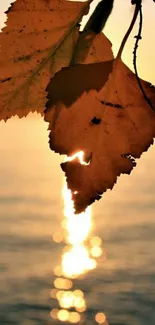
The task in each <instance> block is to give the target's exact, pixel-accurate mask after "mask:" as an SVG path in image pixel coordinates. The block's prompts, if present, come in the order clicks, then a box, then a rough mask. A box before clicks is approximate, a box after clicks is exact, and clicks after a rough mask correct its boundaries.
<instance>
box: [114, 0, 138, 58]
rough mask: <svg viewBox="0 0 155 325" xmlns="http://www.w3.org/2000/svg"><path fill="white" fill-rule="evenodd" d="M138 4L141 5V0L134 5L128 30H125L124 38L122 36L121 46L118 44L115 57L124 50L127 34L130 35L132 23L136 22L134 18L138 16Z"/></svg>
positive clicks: (120, 54) (118, 56) (119, 56)
mask: <svg viewBox="0 0 155 325" xmlns="http://www.w3.org/2000/svg"><path fill="white" fill-rule="evenodd" d="M140 6H141V0H138V1H137V2H136V7H135V11H134V15H133V18H132V21H131V24H130V26H129V28H128V30H127V32H126V34H125V36H124V38H123V40H122V43H121V46H120V48H119V51H118V53H117V56H116V58H117V59H119V58H121V56H122V52H123V50H124V47H125V44H126V42H127V39H128V37H129V35H130V33H131V31H132V29H133V27H134V24H135V22H136V19H137V17H138V13H139V10H140Z"/></svg>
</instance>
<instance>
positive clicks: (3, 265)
mask: <svg viewBox="0 0 155 325" xmlns="http://www.w3.org/2000/svg"><path fill="white" fill-rule="evenodd" d="M46 129H47V124H46V123H44V122H43V121H42V119H41V118H40V117H38V116H37V115H34V116H33V115H30V116H29V117H28V118H27V119H22V120H19V119H16V118H14V119H12V120H11V121H8V122H7V123H6V124H5V123H3V122H1V123H0V135H1V137H0V153H1V159H0V179H1V181H0V224H1V226H0V301H1V304H0V324H1V325H4V324H9V325H45V324H46V325H47V324H53V325H56V324H62V323H64V322H65V321H66V323H67V324H71V323H74V324H75V323H76V324H83V325H86V324H87V325H95V324H99V323H102V324H107V323H108V324H109V325H153V324H155V169H154V159H155V146H152V147H151V148H150V149H149V151H148V152H147V153H145V154H143V156H142V158H141V159H140V160H139V161H138V163H137V167H136V168H135V169H134V171H133V172H132V174H131V175H130V176H122V177H120V178H119V180H118V183H117V185H116V186H115V188H114V189H113V191H108V192H107V193H106V194H105V195H104V196H103V198H102V200H100V201H99V202H97V203H95V204H94V205H93V206H92V208H91V210H88V211H87V212H86V213H85V214H84V215H82V216H74V215H73V213H72V207H71V202H70V198H69V193H68V192H67V190H66V189H64V190H63V188H64V179H63V173H62V171H61V169H60V167H59V163H60V161H61V157H60V156H58V155H56V154H54V153H52V152H51V151H50V149H49V147H48V132H47V131H46ZM62 190H63V192H62ZM65 217H66V218H65ZM67 310H69V311H67ZM104 320H105V321H104Z"/></svg>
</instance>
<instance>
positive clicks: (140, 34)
mask: <svg viewBox="0 0 155 325" xmlns="http://www.w3.org/2000/svg"><path fill="white" fill-rule="evenodd" d="M139 13H140V22H139V30H138V35H137V36H135V38H136V42H135V47H134V51H133V66H134V70H135V75H136V78H137V82H138V85H139V88H140V90H141V92H142V94H143V96H144V98H145V100H146V101H147V103H148V104H149V106H150V107H151V108H152V109H153V111H155V108H154V106H153V105H152V103H151V101H150V99H149V98H148V96H147V95H146V93H145V90H144V89H143V85H142V83H141V80H140V78H139V75H138V69H137V49H138V43H139V40H141V39H142V26H143V13H142V5H141V6H140V9H139Z"/></svg>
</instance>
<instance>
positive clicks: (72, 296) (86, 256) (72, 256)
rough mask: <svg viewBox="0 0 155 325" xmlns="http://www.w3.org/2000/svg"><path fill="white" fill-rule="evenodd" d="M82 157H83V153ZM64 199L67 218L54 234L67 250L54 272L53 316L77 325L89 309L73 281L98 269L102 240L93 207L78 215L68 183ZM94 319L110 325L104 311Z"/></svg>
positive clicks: (101, 252) (81, 292)
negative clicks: (96, 227)
mask: <svg viewBox="0 0 155 325" xmlns="http://www.w3.org/2000/svg"><path fill="white" fill-rule="evenodd" d="M76 156H77V155H76ZM79 157H82V154H81V152H80V155H79ZM80 159H82V158H80ZM81 162H82V160H81ZM62 196H63V200H64V217H65V218H64V219H63V220H62V223H61V230H60V231H57V232H55V233H54V234H53V240H54V241H55V242H56V243H60V242H64V243H65V247H64V248H63V251H62V255H61V262H60V264H59V265H57V266H56V267H55V269H54V274H55V280H54V282H53V289H52V290H51V298H52V299H55V300H56V301H57V304H58V308H54V309H52V311H51V313H50V315H51V318H52V319H53V320H54V319H55V320H57V321H58V320H59V321H60V322H69V323H72V324H77V323H81V322H83V320H84V319H85V312H86V311H88V307H87V303H86V298H85V294H84V292H83V291H82V290H80V289H79V288H77V287H76V288H75V284H74V279H77V278H79V277H80V276H81V275H83V274H86V273H87V272H89V271H91V270H93V269H95V268H96V267H97V260H98V258H99V257H100V256H101V255H103V249H102V240H101V238H100V237H97V236H93V235H92V234H91V233H92V231H93V221H92V211H91V208H90V207H89V208H87V209H86V211H85V212H83V213H81V214H79V215H77V214H75V213H74V207H73V202H72V199H71V192H70V190H68V188H67V185H66V184H65V185H64V188H63V191H62ZM93 320H94V324H95V323H98V324H104V325H107V324H108V323H107V322H106V316H105V315H104V313H102V312H98V313H96V314H94V316H93Z"/></svg>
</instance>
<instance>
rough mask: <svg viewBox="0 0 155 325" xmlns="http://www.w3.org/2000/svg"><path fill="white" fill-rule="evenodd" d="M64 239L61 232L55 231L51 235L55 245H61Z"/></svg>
mask: <svg viewBox="0 0 155 325" xmlns="http://www.w3.org/2000/svg"><path fill="white" fill-rule="evenodd" d="M63 239H64V236H63V233H62V231H56V232H55V233H54V234H53V240H54V241H55V242H56V243H61V242H62V241H63Z"/></svg>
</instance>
